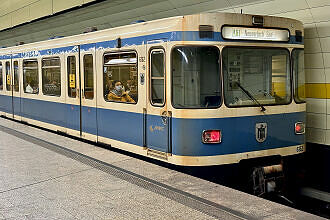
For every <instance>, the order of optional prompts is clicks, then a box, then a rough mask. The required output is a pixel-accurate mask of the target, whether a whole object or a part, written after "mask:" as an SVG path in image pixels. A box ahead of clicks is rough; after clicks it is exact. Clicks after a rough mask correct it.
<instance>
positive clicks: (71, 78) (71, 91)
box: [67, 56, 77, 98]
mask: <svg viewBox="0 0 330 220" xmlns="http://www.w3.org/2000/svg"><path fill="white" fill-rule="evenodd" d="M67 67H68V69H67V74H68V96H69V97H71V98H76V95H77V90H76V85H77V84H76V57H75V56H69V57H68V58H67Z"/></svg>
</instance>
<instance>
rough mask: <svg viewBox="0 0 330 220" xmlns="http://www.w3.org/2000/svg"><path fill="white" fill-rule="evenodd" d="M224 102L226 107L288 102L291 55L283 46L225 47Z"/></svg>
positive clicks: (289, 99)
mask: <svg viewBox="0 0 330 220" xmlns="http://www.w3.org/2000/svg"><path fill="white" fill-rule="evenodd" d="M222 57H223V65H222V67H223V74H224V94H225V103H226V105H227V106H229V107H238V106H258V105H260V104H261V105H283V104H288V103H290V102H291V83H290V56H289V51H288V50H287V49H284V48H257V47H254V48H253V47H225V48H224V49H223V51H222Z"/></svg>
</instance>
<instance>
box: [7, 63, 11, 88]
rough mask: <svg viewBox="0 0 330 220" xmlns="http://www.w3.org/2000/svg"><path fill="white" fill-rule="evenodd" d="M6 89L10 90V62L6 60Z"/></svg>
mask: <svg viewBox="0 0 330 220" xmlns="http://www.w3.org/2000/svg"><path fill="white" fill-rule="evenodd" d="M6 90H7V91H11V77H10V62H9V61H7V62H6Z"/></svg>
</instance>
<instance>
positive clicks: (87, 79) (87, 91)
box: [84, 54, 94, 99]
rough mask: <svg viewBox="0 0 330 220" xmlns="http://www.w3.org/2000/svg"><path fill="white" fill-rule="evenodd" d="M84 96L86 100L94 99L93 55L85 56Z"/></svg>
mask: <svg viewBox="0 0 330 220" xmlns="http://www.w3.org/2000/svg"><path fill="white" fill-rule="evenodd" d="M84 95H85V98H86V99H93V98H94V70H93V55H92V54H87V55H85V56H84Z"/></svg>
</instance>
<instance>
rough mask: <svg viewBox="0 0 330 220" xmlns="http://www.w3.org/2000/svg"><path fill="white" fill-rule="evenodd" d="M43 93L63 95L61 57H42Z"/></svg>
mask: <svg viewBox="0 0 330 220" xmlns="http://www.w3.org/2000/svg"><path fill="white" fill-rule="evenodd" d="M42 93H43V94H44V95H49V96H61V61H60V58H59V57H49V58H44V59H42Z"/></svg>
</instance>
